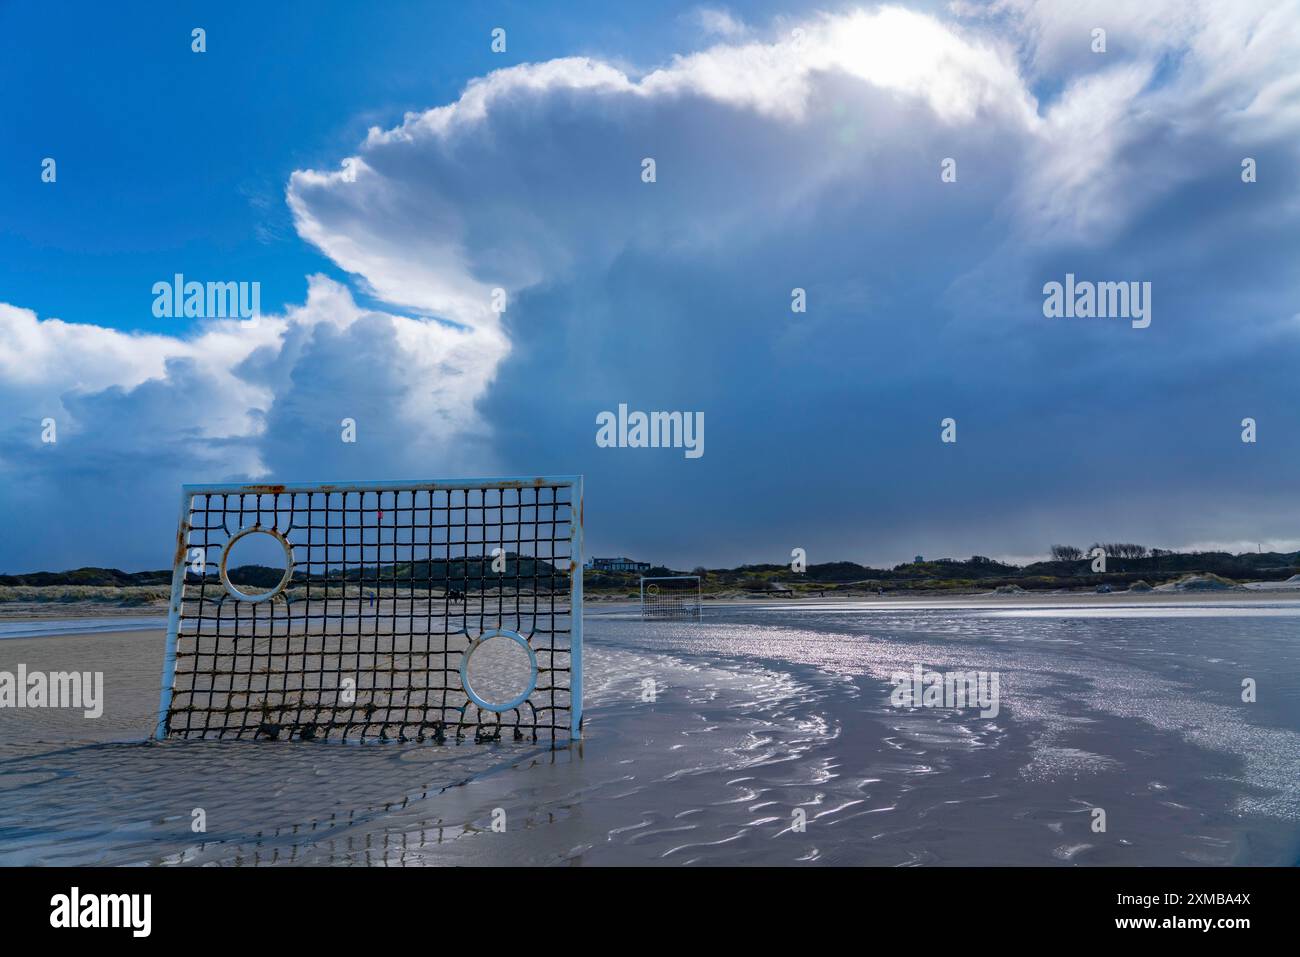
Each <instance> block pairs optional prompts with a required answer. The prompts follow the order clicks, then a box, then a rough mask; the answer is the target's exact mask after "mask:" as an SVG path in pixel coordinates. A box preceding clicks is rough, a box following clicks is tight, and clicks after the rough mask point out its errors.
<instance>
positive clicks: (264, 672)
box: [154, 475, 583, 743]
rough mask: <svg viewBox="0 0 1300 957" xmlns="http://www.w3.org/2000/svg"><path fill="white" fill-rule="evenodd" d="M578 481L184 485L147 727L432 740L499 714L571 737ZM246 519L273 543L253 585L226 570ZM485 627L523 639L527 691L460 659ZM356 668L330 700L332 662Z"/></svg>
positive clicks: (577, 705)
mask: <svg viewBox="0 0 1300 957" xmlns="http://www.w3.org/2000/svg"><path fill="white" fill-rule="evenodd" d="M582 484H583V483H582V476H581V475H565V476H540V477H526V478H514V477H504V478H471V479H437V480H431V481H423V482H356V483H328V484H327V483H299V484H285V485H281V484H264V483H258V484H247V485H240V484H235V485H227V484H220V485H185V486H183V487H182V489H181V502H180V515H179V519H178V527H177V534H176V539H175V551H174V560H173V571H172V588H171V599H170V602H169V606H168V619H167V645H166V652H165V655H164V659H163V670H162V682H161V694H160V698H159V708H158V720H157V724H156V726H155V729H154V737H155V738H157V739H159V740H162V739H165V738H169V737H171V738H174V737H182V738H194V737H198V738H226V737H228V738H259V737H272V738H275V737H281V736H283V737H285V738H289V739H292V738H295V737H297V738H301V739H311V738H320V737H330V736H331V735H336V736H340V737H342V738H343V739H345V740H346V739H348V738H349V737H350V736H351V737H354V738H357V739H366V738H374V737H379V738H381V739H383V740H389V739H390V733H391V737H396V738H397V739H399V740H409V739H418V740H424V739H425V737H426V735H427V736H428V737H430V738H433V739H434V740H437V741H439V742H441V741H443V740H444V739H445V737H450V736H451V735H452V734H453V733H454V735H455V737H456V738H457V739H458V740H459V739H460V738H461V737H462V735H463V734H464V732H465V731H466V730H472V732H473V735H474V739H475V740H500V735H501V733H502V730H503V729H504V730H513V732H514V736H515V738H516V739H520V738H521V737H522V733H523V732H525V731H527V732H531V734H532V737H533V740H537V738H538V734H539V732H546V733H549V736H550V738H551V741H552V743H554V741H555V740H556V738H557V732H559V733H560V734H559V736H561V737H562V736H563V734H564V733H565V732H567V734H568V737H569V738H570V739H571V740H578V739H580V738H581V736H582V717H583V714H582V657H583V656H582V651H583V647H582V646H583V640H582V569H583V527H582V526H583V488H582ZM490 513H495V514H490ZM339 516H341V518H339ZM456 516H460V517H456ZM333 518H338V522H337V523H336V522H334V521H332V519H333ZM438 519H440V521H436V520H438ZM253 531H259V532H263V533H266V534H267V535H269V536H270V537H271V538H273V539H275V540H277V541H278V542H279V543H280V545H281V546H282V547H283V549H284V553H285V570H284V575H283V577H282V578H281V579H280V581H279V583H278V584H277V585H275V587H274V588H272V589H270V590H269V591H266V592H264V593H246V592H244V591H241V590H240V589H238V588H237V587H236V586H235V585H234V584H232V582H231V581H230V579H229V577H228V574H227V572H228V569H227V559H228V557H229V555H230V550H231V547H232V546H233V545H234V544H235V543H236V542H237V541H238V540H239V539H241V538H243V537H244V536H245V535H248V534H249V533H251V532H253ZM338 539H341V541H338ZM493 545H496V546H497V547H496V548H491V546H493ZM490 548H491V552H490V553H489V549H490ZM498 552H499V553H500V556H501V557H500V558H498V557H497V556H498ZM444 553H445V556H446V557H444ZM218 555H219V561H218V560H217V559H218ZM339 555H342V556H343V557H342V558H341V563H342V564H341V568H340V565H339V563H340V559H339V558H338V557H337V556H339ZM350 555H351V556H360V557H358V558H350V557H349V556H350ZM322 556H323V557H322ZM366 556H374V557H369V558H367V557H366ZM498 561H500V567H499V568H498V564H497V562H498ZM511 562H513V564H514V573H513V575H511V574H510V571H509V565H510V563H511ZM489 568H491V571H490V572H489V570H488V569H489ZM435 569H440V570H441V573H442V574H441V577H436V576H435ZM453 569H454V570H455V571H454V575H453ZM472 570H476V571H477V575H474V574H471V571H472ZM296 571H297V574H295V573H296ZM385 572H391V577H389V576H388V575H386V574H385ZM417 572H419V574H418V575H417ZM403 573H405V575H406V577H402V576H403ZM462 574H463V576H464V577H463V581H464V582H465V583H466V585H464V586H462V584H461V582H462V578H461V575H462ZM425 576H427V578H426V577H425ZM426 583H427V590H425V589H426ZM475 585H477V586H478V590H477V592H475V591H474V590H473V586H475ZM557 586H558V590H557ZM313 590H314V594H313ZM493 604H495V608H493V607H492V605H493ZM493 637H503V638H505V639H508V640H512V641H514V642H515V643H517V644H520V645H522V647H523V648H524V650H525V651H526V652H527V655H528V659H529V662H530V668H531V676H530V678H529V680H528V682H527V689H526V690H525V691H524V693H523V694H522V695H519V696H517V697H515V698H513V699H512V700H510V701H508V702H505V703H503V704H493V703H491V702H488V701H485V700H484V699H483V698H481V697H480V696H479V695H478V694H476V693H475V691H474V689H473V688H472V687H471V686H470V684H469V680H468V665H469V659H470V657H471V656H472V655H473V653H474V652H475V650H476V649H477V648H478V647H479V646H480V645H482V644H484V643H485V642H486V641H487V640H488V639H489V638H493ZM451 639H455V640H454V641H452V640H451ZM462 646H463V647H462ZM178 660H179V661H180V662H182V664H183V665H184V666H185V667H184V668H182V671H181V673H178V668H177V665H178ZM343 660H347V661H348V664H347V665H344V664H341V661H343ZM209 662H210V664H209ZM353 662H355V664H354V663H353ZM363 662H364V663H363ZM399 664H400V665H401V667H399ZM354 673H355V674H356V675H357V676H358V677H356V678H355V680H354V684H356V685H361V686H362V687H360V688H357V689H355V691H354V695H355V696H361V695H362V693H363V691H364V692H368V693H370V697H369V699H368V700H366V701H364V702H363V701H361V700H358V699H357V697H353V699H352V702H348V703H340V702H347V701H348V699H347V697H345V696H341V695H340V694H339V678H340V675H343V674H348V675H351V674H354ZM539 674H540V676H541V678H540V680H539ZM394 675H398V676H399V677H400V680H399V678H395V677H394ZM380 676H382V680H381V677H380ZM178 680H179V683H178ZM331 682H333V683H331ZM259 695H260V698H259ZM349 705H351V706H349ZM564 711H568V712H569V714H568V715H564V714H563V712H564ZM232 715H233V716H234V717H233V719H232ZM566 718H567V720H564V719H566Z"/></svg>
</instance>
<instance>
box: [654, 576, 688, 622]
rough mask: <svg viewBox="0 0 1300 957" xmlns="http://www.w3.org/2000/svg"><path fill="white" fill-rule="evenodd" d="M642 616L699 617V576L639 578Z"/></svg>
mask: <svg viewBox="0 0 1300 957" xmlns="http://www.w3.org/2000/svg"><path fill="white" fill-rule="evenodd" d="M641 616H642V617H643V618H694V619H696V620H697V621H698V620H699V617H700V576H699V575H671V576H667V577H662V578H642V579H641Z"/></svg>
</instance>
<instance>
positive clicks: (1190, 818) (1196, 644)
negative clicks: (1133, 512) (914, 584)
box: [0, 601, 1300, 865]
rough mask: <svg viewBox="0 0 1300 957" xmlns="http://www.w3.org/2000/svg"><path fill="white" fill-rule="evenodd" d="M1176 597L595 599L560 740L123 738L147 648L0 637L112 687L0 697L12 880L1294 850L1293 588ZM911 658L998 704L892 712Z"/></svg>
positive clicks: (16, 650) (1263, 858) (156, 640)
mask: <svg viewBox="0 0 1300 957" xmlns="http://www.w3.org/2000/svg"><path fill="white" fill-rule="evenodd" d="M1165 607H1166V606H1157V605H1151V604H1146V605H1143V606H1141V607H1140V609H1137V608H1136V607H1134V608H1129V607H1126V606H1123V605H1121V604H1120V603H1118V602H1117V603H1116V604H1115V605H1107V606H1106V612H1107V613H1108V614H1106V615H1105V616H1100V615H1098V614H1096V606H1092V605H1089V606H1081V607H1077V608H1070V607H1067V606H1053V607H1051V608H1046V609H1045V608H1043V607H1041V606H1031V605H1028V604H1027V605H1026V606H1025V607H1023V608H1019V607H1011V606H1006V605H1000V606H996V607H993V606H984V607H979V606H977V607H943V608H936V607H905V606H900V605H898V604H897V603H894V604H887V605H875V604H870V603H863V604H858V605H845V604H830V603H826V604H813V603H793V604H790V605H788V606H763V607H758V606H736V607H725V606H724V607H708V608H706V617H705V620H704V621H702V622H700V623H680V622H672V623H669V622H644V621H642V620H641V619H640V618H639V617H637V616H635V615H633V614H628V613H626V612H620V611H617V610H605V609H589V610H588V612H587V616H586V634H587V649H588V651H587V674H586V687H587V719H586V737H585V740H584V741H583V742H582V744H581V745H580V746H573V747H569V748H564V749H560V750H556V751H551V750H549V749H545V748H540V749H539V748H537V747H535V746H532V745H528V744H524V743H520V744H516V743H513V742H506V743H502V744H497V745H474V744H462V745H459V746H456V745H453V744H448V745H443V746H437V745H432V744H427V745H398V744H382V745H345V744H335V743H316V742H233V741H232V742H168V743H166V744H161V745H159V744H151V745H140V744H134V743H122V741H120V740H119V741H117V742H115V741H114V740H113V739H115V738H116V739H125V738H130V737H133V736H136V737H138V736H142V735H143V734H144V733H145V732H146V731H147V728H148V726H149V724H150V722H151V720H152V713H153V709H154V708H156V703H157V677H156V676H157V672H158V667H159V664H160V660H161V646H162V641H161V637H160V636H159V635H158V634H157V633H138V634H134V635H94V636H82V637H69V638H42V639H32V640H26V641H24V640H13V641H6V642H3V643H0V670H3V669H12V668H13V667H14V665H15V663H16V662H18V661H22V662H24V663H25V664H27V665H28V667H29V668H31V669H38V668H48V669H53V668H55V667H66V666H68V665H69V664H70V663H71V662H72V661H75V662H76V663H77V666H78V667H80V668H82V669H90V668H94V669H99V670H104V671H105V673H106V679H107V682H108V687H109V690H108V703H107V705H106V708H105V716H104V718H102V719H100V720H99V721H86V720H84V719H82V718H80V717H79V715H71V714H69V713H68V712H53V711H0V864H26V863H47V864H55V863H99V864H135V863H154V864H159V863H161V864H170V863H196V864H227V865H254V864H276V863H306V864H326V863H358V864H361V863H370V864H452V863H461V864H471V863H510V864H554V863H596V864H614V863H617V864H623V863H643V864H652V863H662V864H686V863H697V864H709V863H722V864H737V863H751V864H796V863H805V864H808V863H817V862H821V863H832V864H885V865H899V864H1062V865H1068V864H1131V865H1150V864H1234V863H1235V864H1242V863H1244V864H1274V863H1284V864H1293V863H1296V861H1297V847H1298V846H1300V637H1298V634H1300V602H1283V601H1279V602H1269V603H1267V604H1265V603H1259V602H1255V603H1251V604H1250V605H1249V606H1246V605H1240V606H1238V605H1229V604H1223V603H1216V604H1214V605H1210V604H1206V605H1204V606H1200V605H1189V604H1186V603H1181V604H1178V605H1171V606H1167V610H1168V613H1167V614H1165V613H1162V608H1165ZM1189 612H1190V613H1189ZM916 664H921V665H923V666H924V668H925V669H926V670H937V671H959V670H960V671H972V670H983V671H996V672H998V673H999V677H1000V700H999V712H998V714H997V716H996V717H989V718H982V717H980V715H979V712H978V710H977V709H973V708H967V709H937V708H921V709H899V708H895V707H893V706H891V703H890V693H891V691H892V690H893V686H892V685H891V683H890V681H889V679H890V676H891V675H892V674H893V673H894V672H896V671H909V672H910V671H911V669H912V667H913V665H916ZM1247 677H1249V678H1253V679H1255V681H1256V682H1257V683H1258V702H1257V703H1253V704H1245V703H1243V702H1242V701H1241V682H1242V679H1243V678H1247ZM1098 807H1099V808H1102V809H1104V810H1105V814H1106V830H1105V831H1104V832H1102V833H1097V832H1094V830H1093V829H1092V826H1091V825H1092V822H1093V820H1094V815H1093V809H1094V808H1098ZM196 809H202V812H203V815H204V817H205V820H206V831H205V832H202V833H196V832H195V831H194V830H193V828H192V822H193V820H194V819H195V816H196V815H195V810H196ZM800 818H802V819H803V820H804V821H806V824H804V825H803V827H802V829H801V828H800V827H799V826H797V822H798V820H799V819H800ZM494 821H496V822H498V827H499V826H500V822H502V821H504V830H503V831H502V830H494V829H493V823H494Z"/></svg>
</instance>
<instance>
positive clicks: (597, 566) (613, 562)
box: [587, 558, 650, 572]
mask: <svg viewBox="0 0 1300 957" xmlns="http://www.w3.org/2000/svg"><path fill="white" fill-rule="evenodd" d="M587 568H589V569H590V570H591V571H593V572H648V571H649V570H650V563H649V562H634V561H632V559H630V558H593V559H592V560H591V561H589V562H587Z"/></svg>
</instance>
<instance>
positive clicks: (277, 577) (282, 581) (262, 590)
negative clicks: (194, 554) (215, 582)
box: [221, 527, 293, 601]
mask: <svg viewBox="0 0 1300 957" xmlns="http://www.w3.org/2000/svg"><path fill="white" fill-rule="evenodd" d="M292 574H293V554H292V551H291V549H290V548H289V543H288V541H287V540H286V539H285V538H284V537H283V536H281V535H280V534H279V533H278V532H275V531H272V530H270V529H266V528H256V527H253V528H245V529H242V530H241V531H239V532H238V533H236V535H235V536H234V537H233V538H232V539H231V540H230V541H229V542H228V543H227V545H226V547H225V549H224V550H223V551H222V553H221V582H222V584H223V585H225V586H226V590H227V591H229V592H230V593H231V594H232V595H234V596H235V597H236V598H240V599H243V600H244V601H266V600H267V599H270V598H273V597H275V596H276V595H277V594H279V593H280V592H281V591H282V590H283V589H284V587H285V586H286V585H288V584H289V578H290V576H291V575H292Z"/></svg>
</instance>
